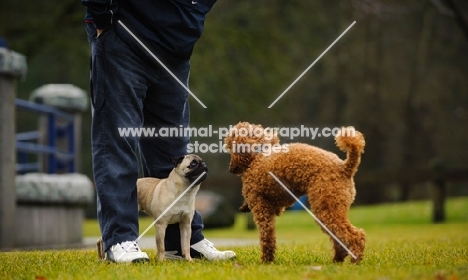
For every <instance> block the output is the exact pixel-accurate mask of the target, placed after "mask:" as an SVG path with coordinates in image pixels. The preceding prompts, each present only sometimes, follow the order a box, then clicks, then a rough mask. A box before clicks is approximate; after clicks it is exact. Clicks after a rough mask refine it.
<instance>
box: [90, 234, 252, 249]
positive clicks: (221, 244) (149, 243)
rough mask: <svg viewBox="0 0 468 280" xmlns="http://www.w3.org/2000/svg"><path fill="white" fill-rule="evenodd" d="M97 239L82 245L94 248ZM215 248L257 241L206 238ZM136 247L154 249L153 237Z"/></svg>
mask: <svg viewBox="0 0 468 280" xmlns="http://www.w3.org/2000/svg"><path fill="white" fill-rule="evenodd" d="M98 238H99V237H97V236H96V237H85V238H83V244H84V246H85V247H89V248H94V247H96V241H97V240H98ZM207 239H208V240H210V241H211V242H213V244H214V245H215V247H223V248H227V247H237V246H249V245H258V244H259V243H258V240H255V239H237V238H207ZM138 245H139V246H140V248H141V249H156V241H155V239H154V236H153V237H143V238H141V239H140V240H139V241H138Z"/></svg>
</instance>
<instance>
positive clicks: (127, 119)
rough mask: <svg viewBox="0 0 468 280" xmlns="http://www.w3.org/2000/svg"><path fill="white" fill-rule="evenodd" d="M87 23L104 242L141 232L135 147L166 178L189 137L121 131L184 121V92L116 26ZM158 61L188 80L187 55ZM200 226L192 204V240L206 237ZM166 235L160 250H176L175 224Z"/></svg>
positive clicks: (147, 169)
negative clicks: (101, 27) (103, 28)
mask: <svg viewBox="0 0 468 280" xmlns="http://www.w3.org/2000/svg"><path fill="white" fill-rule="evenodd" d="M86 29H87V34H88V40H89V44H90V47H91V95H92V96H91V100H92V103H93V104H92V105H93V121H92V156H93V172H94V182H95V185H96V190H97V197H98V219H99V226H100V229H101V233H102V238H103V240H104V244H105V248H104V249H105V250H107V249H109V248H110V246H112V245H114V244H116V243H120V242H124V241H132V240H135V239H137V237H138V235H139V228H138V202H137V190H136V181H137V178H138V176H139V171H140V170H139V167H140V161H139V157H138V153H139V155H140V158H141V166H142V168H143V174H144V176H146V177H157V178H166V177H167V176H168V175H169V172H170V171H171V170H172V168H173V164H172V162H171V157H176V156H180V155H185V154H186V153H187V144H188V143H189V141H190V139H189V138H188V137H138V136H128V137H123V136H122V135H120V133H119V128H120V129H122V128H141V127H148V128H156V131H157V129H158V128H161V127H180V126H181V125H182V126H183V127H187V126H188V124H189V104H188V93H187V92H186V90H185V89H184V88H183V87H182V86H180V85H179V84H178V83H177V82H176V81H175V80H174V78H173V77H171V76H170V75H169V74H168V73H167V72H166V70H165V69H163V68H162V67H160V66H158V65H157V64H156V61H148V59H145V58H144V56H142V55H141V53H139V52H140V51H141V50H135V49H134V48H132V47H130V45H129V44H127V43H126V42H124V41H122V39H121V37H120V36H119V35H118V34H117V32H116V30H115V29H114V28H111V29H108V30H106V31H105V32H104V33H102V34H101V36H99V38H97V37H96V29H95V27H94V25H93V24H92V23H87V28H86ZM164 61H165V63H166V66H167V67H168V68H169V69H171V70H172V72H173V73H174V74H175V75H176V76H177V77H178V78H179V79H180V80H181V81H182V82H183V83H185V84H186V85H188V78H189V71H190V62H189V61H188V60H183V61H181V60H175V59H174V60H171V59H165V60H164ZM202 229H203V221H202V218H201V216H200V214H199V213H198V212H196V213H195V216H194V219H193V222H192V239H191V244H194V243H196V242H199V241H201V240H203V239H204V237H203V234H202V232H201V230H202ZM165 243H166V250H168V251H170V250H178V251H179V252H180V251H181V250H180V232H179V226H178V224H175V225H170V226H169V227H168V228H167V231H166V240H165ZM192 251H193V250H192ZM192 253H194V252H192Z"/></svg>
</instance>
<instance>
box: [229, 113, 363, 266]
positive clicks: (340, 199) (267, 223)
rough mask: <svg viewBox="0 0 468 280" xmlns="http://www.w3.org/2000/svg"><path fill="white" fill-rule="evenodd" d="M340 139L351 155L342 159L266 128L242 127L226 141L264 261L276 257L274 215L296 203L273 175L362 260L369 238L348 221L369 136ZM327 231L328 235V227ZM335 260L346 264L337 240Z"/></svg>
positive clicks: (250, 125) (255, 126) (353, 259)
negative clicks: (287, 141) (282, 140)
mask: <svg viewBox="0 0 468 280" xmlns="http://www.w3.org/2000/svg"><path fill="white" fill-rule="evenodd" d="M342 131H352V132H355V133H354V135H351V136H348V135H344V134H346V133H341V134H343V135H341V136H340V135H338V136H337V137H336V138H335V141H336V145H337V146H338V148H339V149H340V150H342V151H344V152H346V153H347V157H346V159H345V160H341V159H340V158H339V157H338V156H337V155H335V154H334V153H331V152H328V151H325V150H323V149H320V148H317V147H314V146H310V145H307V144H302V143H294V144H284V145H280V144H279V143H280V141H279V139H278V137H277V136H276V134H274V133H272V131H271V130H269V129H264V128H263V127H262V126H261V125H254V124H249V123H247V122H240V123H238V124H237V125H236V126H235V127H233V128H231V130H230V131H229V133H228V135H227V137H226V138H225V143H226V149H227V150H228V151H229V153H230V155H231V162H230V163H229V172H231V173H233V174H237V175H240V176H241V178H242V184H243V186H242V195H243V197H244V199H245V201H244V203H243V205H242V206H241V207H240V210H241V211H243V212H248V211H252V214H253V217H254V220H255V223H256V224H257V226H258V229H259V233H260V243H261V247H262V261H263V262H272V261H273V260H274V257H275V250H276V236H275V216H279V215H280V214H281V213H282V211H283V210H284V209H285V208H286V207H289V206H291V205H293V204H294V203H295V199H294V198H293V197H292V196H291V195H289V194H288V192H287V191H286V190H285V189H284V188H283V187H282V186H281V185H280V184H279V183H278V182H277V181H276V180H275V179H274V178H273V176H271V174H269V172H271V173H273V174H274V175H275V176H276V177H277V178H278V179H279V181H281V182H282V184H284V185H285V186H287V187H288V188H289V190H291V192H292V193H294V195H295V196H296V197H299V196H302V195H307V196H308V199H309V204H310V206H311V208H312V211H313V212H314V214H315V215H316V217H317V218H318V219H319V220H320V221H321V222H322V223H323V224H324V225H325V226H326V227H327V228H328V229H329V230H330V231H331V232H332V233H333V234H334V235H335V236H336V237H337V238H338V239H339V240H340V241H341V242H342V243H343V244H344V245H345V246H346V247H347V248H348V249H349V250H350V251H351V253H353V254H354V255H355V256H356V258H352V259H351V261H352V262H354V263H357V262H359V261H360V260H361V259H362V257H363V252H364V245H365V236H366V235H365V233H364V231H363V230H362V229H358V228H356V227H355V226H353V225H352V224H351V223H350V221H349V220H348V215H347V214H348V210H349V207H350V206H351V204H352V202H353V201H354V196H355V194H356V190H355V188H354V181H353V176H354V174H355V173H356V171H357V167H358V165H359V163H360V161H361V153H363V152H364V145H365V141H364V136H363V135H362V134H361V133H360V132H358V131H355V130H354V128H352V127H348V128H342ZM322 231H324V232H325V233H327V234H329V233H328V232H327V231H326V230H325V229H324V228H322ZM330 238H331V241H332V242H333V248H334V251H335V255H334V257H333V261H335V262H343V261H344V259H345V258H346V256H347V255H348V251H347V250H346V249H344V248H343V246H341V245H340V244H339V242H337V241H336V240H335V239H334V238H332V236H331V235H330Z"/></svg>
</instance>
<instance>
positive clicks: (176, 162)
mask: <svg viewBox="0 0 468 280" xmlns="http://www.w3.org/2000/svg"><path fill="white" fill-rule="evenodd" d="M184 158H185V156H178V157H171V161H172V163H173V164H174V167H177V166H178V165H179V164H180V163H181V162H182V161H183V160H184Z"/></svg>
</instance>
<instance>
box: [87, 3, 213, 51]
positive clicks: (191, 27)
mask: <svg viewBox="0 0 468 280" xmlns="http://www.w3.org/2000/svg"><path fill="white" fill-rule="evenodd" d="M215 2H216V0H82V3H83V5H85V6H86V7H87V15H86V19H87V20H92V21H93V22H94V25H95V26H96V28H98V29H104V30H105V29H108V28H111V27H112V28H115V29H116V32H117V33H118V34H119V36H121V38H122V39H123V40H124V41H125V42H126V43H128V44H129V45H131V46H136V41H135V39H133V38H132V37H131V36H129V34H128V32H127V31H125V30H124V29H123V28H122V27H121V26H120V24H118V23H117V21H118V20H120V21H121V22H122V23H124V24H125V25H126V26H127V27H128V28H129V29H130V30H131V31H132V33H134V34H135V35H136V36H137V37H138V38H139V39H140V40H141V41H142V42H144V43H145V45H147V47H148V48H150V49H151V50H153V51H155V52H156V53H159V54H170V55H172V56H174V57H176V58H180V59H189V58H190V56H191V54H192V51H193V47H194V45H195V42H196V41H197V40H198V39H199V38H200V36H201V34H202V31H203V26H204V22H205V17H206V14H207V13H208V12H209V11H210V9H211V7H212V6H213V5H214V3H215Z"/></svg>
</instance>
